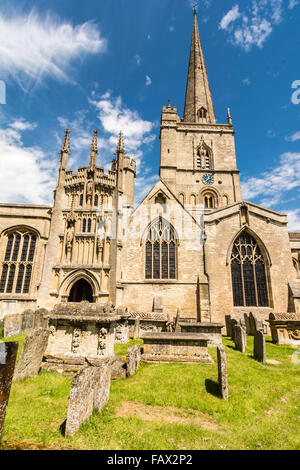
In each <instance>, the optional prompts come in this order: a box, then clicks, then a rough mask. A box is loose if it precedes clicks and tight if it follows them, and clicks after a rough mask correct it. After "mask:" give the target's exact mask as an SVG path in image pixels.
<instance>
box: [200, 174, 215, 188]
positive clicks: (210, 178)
mask: <svg viewBox="0 0 300 470" xmlns="http://www.w3.org/2000/svg"><path fill="white" fill-rule="evenodd" d="M202 183H203V184H206V185H207V186H210V185H211V184H214V175H212V174H206V175H203V176H202Z"/></svg>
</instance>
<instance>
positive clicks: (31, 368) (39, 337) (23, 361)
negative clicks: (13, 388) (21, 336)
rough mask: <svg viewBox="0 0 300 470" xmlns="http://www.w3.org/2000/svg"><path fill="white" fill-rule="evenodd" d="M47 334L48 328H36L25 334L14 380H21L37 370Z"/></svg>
mask: <svg viewBox="0 0 300 470" xmlns="http://www.w3.org/2000/svg"><path fill="white" fill-rule="evenodd" d="M49 334H50V332H49V330H45V329H44V328H38V329H37V330H34V331H32V332H31V333H29V335H28V336H26V338H25V341H24V345H23V349H22V352H21V355H20V358H19V362H18V364H17V367H16V372H15V375H14V380H22V379H25V378H26V377H31V376H33V375H36V374H37V373H38V372H39V370H40V367H41V363H42V360H43V356H44V353H45V351H46V348H47V344H48V338H49Z"/></svg>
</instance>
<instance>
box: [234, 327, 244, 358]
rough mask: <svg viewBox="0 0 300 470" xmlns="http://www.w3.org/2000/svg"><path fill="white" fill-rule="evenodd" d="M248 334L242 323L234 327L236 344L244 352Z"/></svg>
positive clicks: (236, 347)
mask: <svg viewBox="0 0 300 470" xmlns="http://www.w3.org/2000/svg"><path fill="white" fill-rule="evenodd" d="M246 342H247V336H246V332H245V330H244V329H243V328H242V327H241V326H240V325H235V327H234V345H235V349H236V350H237V351H240V352H242V353H244V352H245V349H246Z"/></svg>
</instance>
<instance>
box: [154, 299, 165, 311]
mask: <svg viewBox="0 0 300 470" xmlns="http://www.w3.org/2000/svg"><path fill="white" fill-rule="evenodd" d="M163 311H164V307H163V298H162V296H161V295H155V296H154V299H153V312H157V313H163Z"/></svg>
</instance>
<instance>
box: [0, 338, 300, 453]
mask: <svg viewBox="0 0 300 470" xmlns="http://www.w3.org/2000/svg"><path fill="white" fill-rule="evenodd" d="M223 342H224V344H225V346H226V355H227V365H228V377H229V393H230V399H229V401H228V402H226V401H223V400H221V399H220V397H219V396H218V393H217V383H216V382H217V377H218V371H217V363H216V350H215V349H210V354H211V355H212V357H213V359H214V361H215V363H214V364H203V365H202V364H199V365H198V364H197V365H196V364H191V365H186V364H142V365H141V366H140V368H139V369H138V371H137V373H136V374H135V375H134V376H133V377H131V378H128V379H123V380H118V381H112V383H111V392H110V400H109V402H108V404H107V405H106V406H105V408H104V409H103V410H102V412H101V413H98V412H94V413H93V415H92V416H91V418H90V419H89V420H88V421H87V422H86V423H85V424H84V425H83V426H82V427H81V429H80V431H79V432H78V433H77V434H76V435H75V436H74V437H72V438H70V437H67V438H65V437H63V435H62V434H61V431H60V425H61V424H62V423H63V422H64V420H65V418H66V411H67V405H68V393H69V388H70V383H71V378H70V377H61V376H59V375H57V374H52V373H49V372H42V373H40V374H39V375H38V376H36V377H33V378H28V379H25V380H23V381H21V382H18V383H14V384H13V386H12V391H11V397H10V401H9V405H8V409H7V417H6V423H5V428H4V433H3V440H2V442H3V447H2V448H17V447H19V448H43V447H46V448H58V449H63V448H68V449H110V450H115V449H116V450H120V449H150V450H158V449H164V450H175V449H299V448H300V440H299V431H300V410H299V398H300V397H299V395H300V393H299V389H300V387H299V386H300V377H299V376H300V374H299V365H297V364H293V363H292V361H291V355H292V354H293V352H294V351H295V350H294V349H292V348H289V347H287V346H276V345H273V344H272V343H271V342H270V341H268V342H267V357H268V358H270V359H271V358H272V359H276V360H278V361H280V364H279V365H268V364H261V363H258V362H256V361H255V360H254V359H253V358H252V357H251V355H252V351H253V338H251V337H248V346H247V350H246V354H242V353H240V352H238V351H235V350H234V349H233V343H232V341H231V340H230V339H228V338H224V340H223ZM134 343H136V341H131V342H130V344H128V345H117V346H116V352H117V353H118V354H119V355H125V354H126V349H127V348H128V347H129V346H131V345H132V344H134ZM123 401H126V402H132V404H133V408H134V407H135V406H138V407H139V409H140V408H141V407H142V408H143V407H144V408H145V409H146V410H148V412H149V410H150V412H151V410H152V409H153V410H154V409H155V410H157V407H160V408H158V410H161V413H160V417H159V419H158V417H157V413H156V415H155V413H154V415H153V420H145V419H142V418H141V417H138V416H133V415H131V416H120V413H118V407H119V406H120V404H121V403H122V402H123ZM151 406H152V407H155V408H151ZM176 414H179V415H182V416H184V418H185V419H184V420H183V421H182V422H180V420H179V421H178V420H177V422H175V423H174V422H169V420H168V418H170V416H171V415H176ZM197 416H198V417H199V419H200V422H201V419H203V426H201V425H200V426H199V425H197V426H196V425H195V422H193V419H194V418H195V417H197ZM148 418H149V416H148ZM150 419H151V417H150ZM189 420H190V422H189ZM207 422H208V423H212V424H213V425H214V426H213V427H209V426H206V425H205V423H207Z"/></svg>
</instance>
